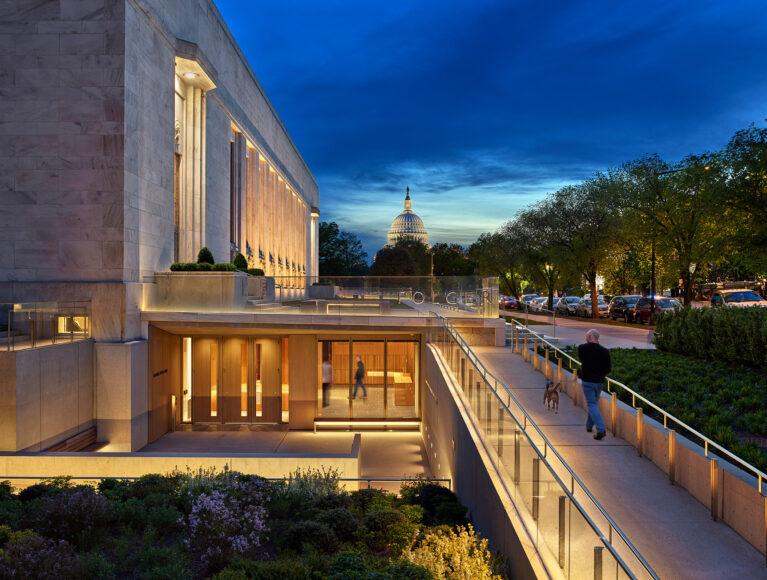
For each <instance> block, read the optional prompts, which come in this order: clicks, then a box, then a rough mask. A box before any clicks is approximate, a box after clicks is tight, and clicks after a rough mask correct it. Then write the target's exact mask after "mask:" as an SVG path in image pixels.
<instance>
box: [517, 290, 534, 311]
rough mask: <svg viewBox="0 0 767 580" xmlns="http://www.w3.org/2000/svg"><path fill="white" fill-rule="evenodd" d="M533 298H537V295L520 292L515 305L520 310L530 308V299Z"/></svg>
mask: <svg viewBox="0 0 767 580" xmlns="http://www.w3.org/2000/svg"><path fill="white" fill-rule="evenodd" d="M534 298H538V295H537V294H522V296H520V298H519V304H518V305H517V307H518V308H519V309H520V310H527V309H529V308H530V301H531V300H533V299H534Z"/></svg>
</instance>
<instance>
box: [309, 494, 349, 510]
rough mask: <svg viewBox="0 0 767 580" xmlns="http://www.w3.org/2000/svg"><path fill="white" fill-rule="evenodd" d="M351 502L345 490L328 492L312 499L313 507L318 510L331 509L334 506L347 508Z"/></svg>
mask: <svg viewBox="0 0 767 580" xmlns="http://www.w3.org/2000/svg"><path fill="white" fill-rule="evenodd" d="M350 504H351V498H350V497H349V494H348V493H346V492H340V493H329V494H326V495H321V496H319V497H317V498H316V499H315V500H314V504H313V505H314V507H315V508H316V509H318V510H320V511H325V510H331V509H335V508H348V507H349V505H350Z"/></svg>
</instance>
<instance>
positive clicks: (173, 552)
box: [141, 526, 191, 580]
mask: <svg viewBox="0 0 767 580" xmlns="http://www.w3.org/2000/svg"><path fill="white" fill-rule="evenodd" d="M157 540H158V538H157V532H156V531H155V529H154V528H153V527H152V526H149V527H148V528H147V531H146V533H145V534H144V550H143V551H142V553H141V568H142V573H141V578H142V579H144V580H185V579H187V578H189V577H190V576H191V574H190V571H189V565H188V563H187V560H186V557H185V554H184V553H183V552H182V551H181V550H180V548H179V546H177V545H174V546H164V545H162V544H159V545H158V542H157Z"/></svg>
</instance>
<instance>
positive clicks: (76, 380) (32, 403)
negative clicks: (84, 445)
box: [0, 340, 94, 451]
mask: <svg viewBox="0 0 767 580" xmlns="http://www.w3.org/2000/svg"><path fill="white" fill-rule="evenodd" d="M0 377H2V380H0V402H2V404H0V450H2V451H22V450H24V451H40V450H42V449H46V448H47V447H50V446H51V445H54V444H56V443H58V442H60V441H62V440H64V439H66V438H67V437H71V436H72V435H76V434H77V433H79V432H80V431H83V430H85V429H87V428H88V427H90V426H92V425H93V423H94V421H93V411H94V389H93V341H91V340H84V341H78V342H73V343H69V344H57V345H53V346H46V347H41V348H35V349H27V350H18V351H11V352H0Z"/></svg>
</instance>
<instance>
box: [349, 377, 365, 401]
mask: <svg viewBox="0 0 767 580" xmlns="http://www.w3.org/2000/svg"><path fill="white" fill-rule="evenodd" d="M360 387H362V396H363V397H367V396H368V392H367V389H365V385H363V384H362V379H357V382H356V383H354V392H353V393H352V398H354V397H356V396H357V389H359V388H360Z"/></svg>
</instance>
